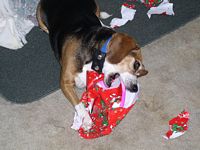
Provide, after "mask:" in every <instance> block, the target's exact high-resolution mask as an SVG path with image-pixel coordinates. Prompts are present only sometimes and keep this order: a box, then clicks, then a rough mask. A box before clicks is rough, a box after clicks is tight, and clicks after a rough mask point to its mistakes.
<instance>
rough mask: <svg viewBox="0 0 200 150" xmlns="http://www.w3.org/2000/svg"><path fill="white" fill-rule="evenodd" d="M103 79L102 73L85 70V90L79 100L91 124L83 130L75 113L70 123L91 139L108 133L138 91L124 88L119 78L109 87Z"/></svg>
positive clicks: (124, 114) (121, 117)
mask: <svg viewBox="0 0 200 150" xmlns="http://www.w3.org/2000/svg"><path fill="white" fill-rule="evenodd" d="M103 80H104V74H98V73H96V72H94V71H88V72H87V88H86V89H87V90H86V92H84V93H83V95H82V98H81V102H82V103H83V104H84V106H85V108H86V110H87V111H88V112H89V114H90V117H91V119H92V122H93V124H92V127H91V128H90V129H89V130H85V129H84V128H83V127H82V122H83V120H81V119H80V118H79V117H78V116H77V115H76V114H75V117H74V123H73V125H72V128H73V127H75V128H76V130H77V129H78V132H79V135H80V136H81V137H82V138H85V139H92V138H98V137H101V136H104V135H108V134H110V133H111V132H112V130H113V128H114V127H116V126H117V125H118V124H119V123H120V121H121V120H122V119H123V118H124V117H125V116H126V114H127V113H128V112H129V111H130V109H131V108H132V107H133V106H134V104H135V102H136V101H137V100H138V93H139V91H138V92H137V93H131V92H129V91H128V90H126V89H125V86H124V84H123V83H122V81H121V79H120V78H117V79H115V80H114V81H113V82H112V84H111V87H107V86H106V85H105V84H104V81H103Z"/></svg>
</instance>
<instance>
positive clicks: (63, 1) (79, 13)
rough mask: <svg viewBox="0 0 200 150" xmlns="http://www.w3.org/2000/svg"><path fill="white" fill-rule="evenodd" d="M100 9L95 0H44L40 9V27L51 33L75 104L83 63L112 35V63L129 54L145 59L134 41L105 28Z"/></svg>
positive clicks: (65, 89)
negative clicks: (75, 87)
mask: <svg viewBox="0 0 200 150" xmlns="http://www.w3.org/2000/svg"><path fill="white" fill-rule="evenodd" d="M99 12H100V11H99V7H98V6H97V5H96V2H95V1H94V0H41V1H40V2H39V5H38V8H37V19H38V23H39V26H40V28H41V29H42V30H44V31H45V32H47V33H48V34H49V39H50V43H51V46H52V49H53V51H54V53H55V56H56V58H57V59H58V60H59V62H60V64H61V75H60V85H61V89H62V91H63V93H64V95H65V96H66V97H67V98H68V100H69V101H70V102H71V103H72V104H73V105H77V104H78V103H79V98H78V96H77V94H76V93H75V89H74V86H75V80H74V79H75V76H76V74H77V73H79V72H81V71H82V68H83V66H84V64H86V63H89V62H91V60H92V55H93V52H94V50H96V49H100V48H101V46H102V45H103V44H104V42H105V41H106V40H107V39H108V38H109V37H111V36H112V39H111V41H110V43H109V45H108V53H107V57H106V59H107V60H108V61H109V62H110V63H112V64H118V63H120V62H122V60H123V59H124V58H125V57H126V56H127V55H131V56H133V57H135V58H136V59H138V60H140V61H142V56H141V51H140V49H139V48H138V45H137V44H136V42H135V40H134V39H133V38H131V37H130V36H128V35H126V34H123V33H116V32H115V31H114V30H112V29H109V28H105V27H102V25H101V23H100V21H99V19H98V17H99ZM146 73H147V72H143V74H141V75H145V74H146Z"/></svg>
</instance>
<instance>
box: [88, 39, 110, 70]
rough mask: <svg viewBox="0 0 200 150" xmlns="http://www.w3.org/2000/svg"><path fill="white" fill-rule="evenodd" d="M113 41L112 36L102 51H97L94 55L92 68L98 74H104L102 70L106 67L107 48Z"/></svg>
mask: <svg viewBox="0 0 200 150" xmlns="http://www.w3.org/2000/svg"><path fill="white" fill-rule="evenodd" d="M111 39H112V36H111V37H110V38H109V39H107V40H106V42H105V43H104V44H103V46H102V47H101V49H96V50H95V51H94V53H93V56H92V67H91V68H92V69H93V70H95V71H96V72H98V73H102V69H103V65H104V62H105V57H106V53H107V47H108V44H109V43H110V40H111Z"/></svg>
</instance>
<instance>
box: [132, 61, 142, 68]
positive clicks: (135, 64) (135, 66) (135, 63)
mask: <svg viewBox="0 0 200 150" xmlns="http://www.w3.org/2000/svg"><path fill="white" fill-rule="evenodd" d="M133 67H134V69H135V70H138V69H139V67H140V62H139V61H137V60H136V61H135V62H134V65H133Z"/></svg>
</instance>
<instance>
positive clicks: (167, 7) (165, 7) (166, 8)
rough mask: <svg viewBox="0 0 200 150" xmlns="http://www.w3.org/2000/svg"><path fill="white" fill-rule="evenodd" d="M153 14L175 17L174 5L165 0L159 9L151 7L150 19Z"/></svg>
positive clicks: (148, 13)
mask: <svg viewBox="0 0 200 150" xmlns="http://www.w3.org/2000/svg"><path fill="white" fill-rule="evenodd" d="M153 14H166V15H174V11H173V3H169V1H168V0H163V2H162V3H161V4H159V5H158V6H157V7H151V8H150V10H149V11H148V12H147V15H148V17H149V18H151V15H153Z"/></svg>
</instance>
